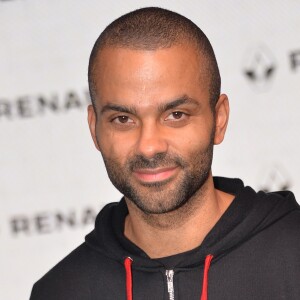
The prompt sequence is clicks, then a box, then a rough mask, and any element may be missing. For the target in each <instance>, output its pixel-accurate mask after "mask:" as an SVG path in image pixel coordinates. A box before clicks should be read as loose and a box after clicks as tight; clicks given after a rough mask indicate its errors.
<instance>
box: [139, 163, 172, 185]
mask: <svg viewBox="0 0 300 300" xmlns="http://www.w3.org/2000/svg"><path fill="white" fill-rule="evenodd" d="M177 169H178V167H168V168H158V169H138V170H135V171H134V175H135V177H136V178H137V179H138V180H139V181H142V182H158V181H164V180H167V179H169V178H170V177H172V176H173V175H174V174H175V173H176V172H177Z"/></svg>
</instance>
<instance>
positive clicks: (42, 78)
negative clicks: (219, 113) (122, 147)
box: [0, 0, 300, 300]
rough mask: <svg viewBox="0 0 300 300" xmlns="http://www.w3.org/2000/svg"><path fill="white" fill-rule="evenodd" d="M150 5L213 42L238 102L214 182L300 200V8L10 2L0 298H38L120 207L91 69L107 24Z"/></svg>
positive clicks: (4, 72)
mask: <svg viewBox="0 0 300 300" xmlns="http://www.w3.org/2000/svg"><path fill="white" fill-rule="evenodd" d="M144 6H160V7H164V8H168V9H171V10H174V11H177V12H179V13H181V14H183V15H185V16H187V17H189V18H190V19H192V20H193V21H194V22H195V23H196V24H198V25H199V27H200V28H202V29H203V31H204V32H205V33H206V34H207V35H208V37H209V39H210V40H211V42H212V44H213V47H214V49H215V52H216V56H217V59H218V61H219V65H220V70H221V75H222V91H223V92H225V93H227V94H228V96H229V99H230V103H231V119H230V124H229V128H228V132H227V136H226V139H225V141H224V143H223V144H222V145H220V146H217V147H215V157H214V163H213V173H214V174H215V175H222V176H228V177H240V178H242V179H243V180H244V182H245V184H247V185H251V186H253V187H254V188H255V189H264V190H266V191H271V190H281V189H291V190H293V191H294V192H295V194H296V196H297V195H298V196H299V197H300V181H299V176H298V172H299V167H300V159H299V157H300V156H299V153H298V152H299V150H298V149H299V147H300V134H299V130H300V31H299V30H300V29H299V28H300V18H299V15H300V2H299V1H272V0H270V1H258V0H257V1H234V0H230V1H209V0H203V1H199V0H194V1H186V0H177V1H172V0H169V1H153V0H152V1H142V0H139V1H137V0H136V1H130V0H128V1H103V0H88V1H79V0H54V1H50V0H5V1H4V0H0V195H1V198H0V201H1V202H0V203H1V209H0V270H1V271H0V286H1V287H0V299H3V300H16V299H18V300H19V299H28V298H29V295H30V291H31V287H32V284H33V283H34V282H35V281H36V280H37V279H38V278H40V277H41V276H42V275H43V274H44V273H45V272H46V271H47V270H48V269H49V268H50V267H52V266H53V265H54V264H55V263H56V262H58V261H59V260H60V259H62V258H63V257H64V256H65V255H66V254H67V253H69V252H70V251H71V250H72V249H73V248H74V247H76V246H77V245H79V244H80V243H81V242H82V241H83V239H84V236H85V234H87V233H88V232H89V231H90V230H91V229H92V228H93V222H94V219H95V216H96V214H97V212H98V211H99V209H101V207H102V206H103V205H104V204H105V203H108V202H111V201H118V200H119V199H120V196H121V195H120V194H119V193H118V192H117V191H116V190H115V189H114V188H113V187H112V185H111V184H110V182H109V180H108V178H107V175H106V172H105V169H104V165H103V162H102V160H101V157H100V154H99V153H98V152H97V151H96V150H95V149H94V145H93V143H92V140H91V138H90V134H89V130H88V126H87V122H86V118H87V113H86V107H87V105H88V104H89V103H90V98H89V94H88V85H87V64H88V58H89V54H90V51H91V48H92V46H93V43H94V41H95V39H96V38H97V37H98V35H99V34H100V32H101V31H102V30H103V29H104V28H105V26H106V25H108V23H110V22H111V21H112V20H114V19H115V18H117V17H119V16H120V15H121V14H124V13H126V12H129V11H131V10H134V9H137V8H140V7H144Z"/></svg>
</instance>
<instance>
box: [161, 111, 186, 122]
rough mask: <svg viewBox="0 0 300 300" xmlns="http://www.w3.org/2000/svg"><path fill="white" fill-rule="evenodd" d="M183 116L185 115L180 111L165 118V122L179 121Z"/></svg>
mask: <svg viewBox="0 0 300 300" xmlns="http://www.w3.org/2000/svg"><path fill="white" fill-rule="evenodd" d="M184 116H185V113H183V112H182V111H174V112H172V113H171V114H169V115H168V116H167V118H166V120H180V119H182V118H183V117H184Z"/></svg>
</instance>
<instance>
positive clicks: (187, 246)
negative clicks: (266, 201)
mask: <svg viewBox="0 0 300 300" xmlns="http://www.w3.org/2000/svg"><path fill="white" fill-rule="evenodd" d="M232 200H233V196H232V195H229V194H226V193H224V192H221V191H218V190H216V189H215V188H214V185H213V179H212V177H211V176H210V177H209V178H208V180H207V181H206V183H205V184H204V185H203V186H202V188H201V190H199V191H198V192H197V194H195V195H194V196H193V197H192V198H191V199H189V201H187V203H186V204H184V205H183V206H182V207H180V208H178V209H176V210H175V211H172V212H169V213H165V214H145V213H143V212H142V211H141V210H140V209H139V208H138V207H137V206H136V205H135V204H134V203H132V202H131V201H130V200H128V199H126V203H127V206H128V211H129V214H128V216H127V218H126V220H125V232H124V233H125V236H126V237H127V238H128V239H129V240H131V241H132V242H133V243H135V244H136V245H137V246H139V247H140V248H141V249H143V250H144V251H145V252H146V253H147V254H148V255H149V257H151V258H160V257H167V256H171V255H175V254H178V253H182V252H185V251H189V250H192V249H194V248H196V247H197V246H199V245H200V244H201V243H202V241H203V240H204V238H205V236H206V235H207V234H208V232H209V231H210V230H211V229H212V227H213V226H214V225H215V224H216V223H217V221H218V220H219V218H220V217H221V216H222V214H223V213H224V212H225V210H226V209H227V207H228V206H229V205H230V203H231V202H232Z"/></svg>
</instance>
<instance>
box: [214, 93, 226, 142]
mask: <svg viewBox="0 0 300 300" xmlns="http://www.w3.org/2000/svg"><path fill="white" fill-rule="evenodd" d="M228 119H229V101H228V97H227V95H225V94H221V95H220V97H219V100H218V102H217V104H216V107H215V122H216V131H215V138H214V144H215V145H218V144H221V143H222V141H223V139H224V136H225V132H226V128H227V124H228Z"/></svg>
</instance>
